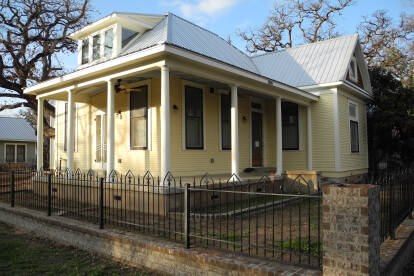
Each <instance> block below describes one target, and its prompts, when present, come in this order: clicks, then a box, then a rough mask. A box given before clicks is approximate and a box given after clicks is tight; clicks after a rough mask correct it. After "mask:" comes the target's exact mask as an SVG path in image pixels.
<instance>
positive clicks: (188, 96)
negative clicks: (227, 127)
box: [185, 86, 204, 149]
mask: <svg viewBox="0 0 414 276" xmlns="http://www.w3.org/2000/svg"><path fill="white" fill-rule="evenodd" d="M203 140H204V139H203V90H202V89H201V88H196V87H191V86H185V147H186V149H203V145H204V141H203Z"/></svg>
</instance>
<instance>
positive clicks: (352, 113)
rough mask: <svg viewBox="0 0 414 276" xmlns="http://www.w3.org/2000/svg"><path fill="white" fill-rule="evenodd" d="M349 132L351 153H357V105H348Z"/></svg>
mask: <svg viewBox="0 0 414 276" xmlns="http://www.w3.org/2000/svg"><path fill="white" fill-rule="evenodd" d="M349 123H350V125H349V132H350V140H351V153H358V152H359V132H358V105H357V104H355V103H351V102H350V103H349Z"/></svg>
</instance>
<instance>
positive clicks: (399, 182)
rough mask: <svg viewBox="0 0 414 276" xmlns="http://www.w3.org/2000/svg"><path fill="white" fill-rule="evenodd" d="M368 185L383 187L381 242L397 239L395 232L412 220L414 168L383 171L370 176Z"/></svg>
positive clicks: (381, 198)
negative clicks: (404, 223)
mask: <svg viewBox="0 0 414 276" xmlns="http://www.w3.org/2000/svg"><path fill="white" fill-rule="evenodd" d="M368 183H371V184H375V185H379V186H381V192H380V209H381V231H380V234H381V240H382V241H385V240H386V239H387V238H389V237H390V238H391V239H395V230H396V229H397V227H398V226H399V225H400V224H401V223H402V222H403V221H404V220H405V219H406V218H407V217H410V218H412V212H413V207H414V204H413V200H414V167H405V168H400V169H396V170H393V171H389V170H383V171H379V172H376V173H375V174H371V175H370V179H369V180H368Z"/></svg>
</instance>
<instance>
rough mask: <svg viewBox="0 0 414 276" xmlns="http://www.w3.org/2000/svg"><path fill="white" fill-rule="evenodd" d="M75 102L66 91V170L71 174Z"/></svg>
mask: <svg viewBox="0 0 414 276" xmlns="http://www.w3.org/2000/svg"><path fill="white" fill-rule="evenodd" d="M74 111H75V101H74V99H73V93H72V91H68V124H67V129H66V133H67V137H66V141H67V154H68V161H67V165H68V169H69V172H73V169H74V162H73V152H74V150H75V149H74V145H75V114H74Z"/></svg>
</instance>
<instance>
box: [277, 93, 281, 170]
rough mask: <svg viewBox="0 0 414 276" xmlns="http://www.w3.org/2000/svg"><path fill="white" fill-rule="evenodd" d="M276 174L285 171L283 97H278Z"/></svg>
mask: <svg viewBox="0 0 414 276" xmlns="http://www.w3.org/2000/svg"><path fill="white" fill-rule="evenodd" d="M276 168H277V169H276V174H278V175H281V174H282V172H283V146H282V98H280V97H278V98H276Z"/></svg>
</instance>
